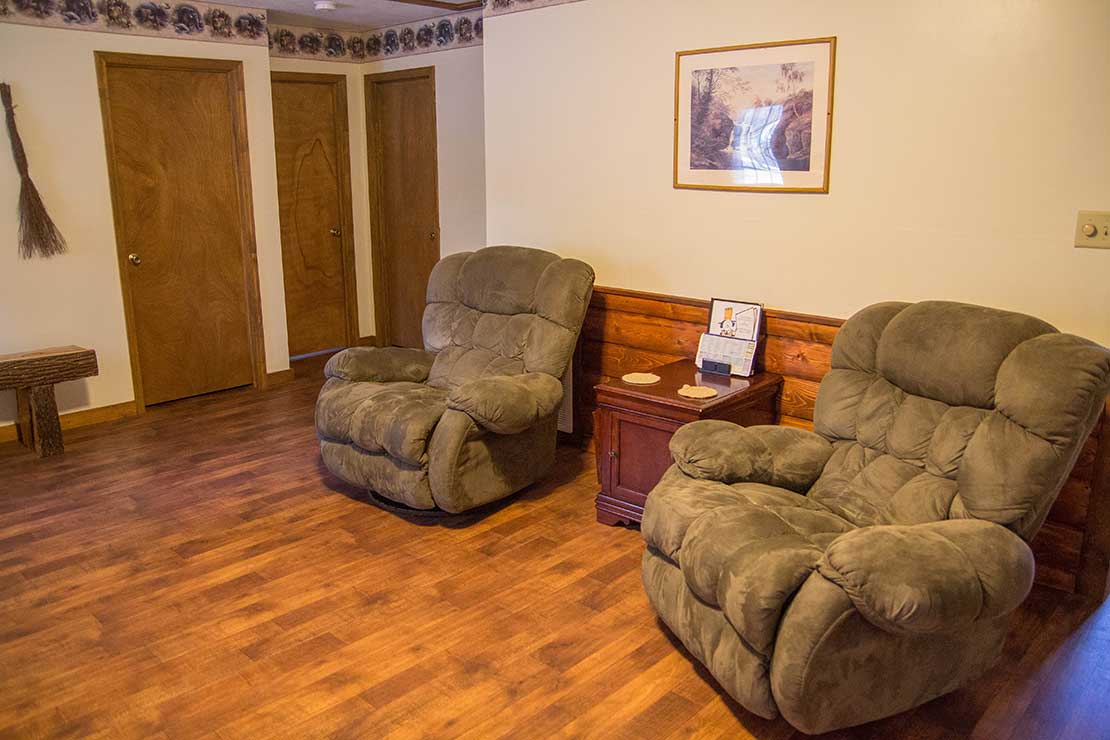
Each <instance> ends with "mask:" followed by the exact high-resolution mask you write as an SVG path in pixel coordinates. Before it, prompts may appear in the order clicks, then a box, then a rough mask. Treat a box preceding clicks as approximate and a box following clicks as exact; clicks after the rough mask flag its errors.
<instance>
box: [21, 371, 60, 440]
mask: <svg viewBox="0 0 1110 740" xmlns="http://www.w3.org/2000/svg"><path fill="white" fill-rule="evenodd" d="M15 401H16V405H17V407H18V409H19V441H20V442H22V443H23V446H24V447H29V448H31V449H33V450H34V451H35V453H36V454H37V455H38V456H39V457H50V456H51V455H60V454H62V453H63V452H65V446H64V445H63V444H62V423H61V420H60V419H59V418H58V404H57V403H56V402H55V401H54V386H52V385H36V386H33V387H31V388H17V389H16V391H15Z"/></svg>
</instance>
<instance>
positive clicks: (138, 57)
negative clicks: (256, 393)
mask: <svg viewBox="0 0 1110 740" xmlns="http://www.w3.org/2000/svg"><path fill="white" fill-rule="evenodd" d="M94 58H95V60H96V77H97V88H98V91H99V94H100V113H101V118H102V120H103V125H104V143H105V148H106V153H107V159H108V173H109V178H108V184H109V191H110V193H111V200H112V220H113V223H114V224H115V232H116V234H117V235H118V234H119V233H120V232H121V231H123V229H124V228H125V225H124V224H122V223H121V222H120V213H121V212H122V210H123V209H122V203H120V200H119V199H120V194H119V190H118V187H117V186H116V181H117V180H118V175H117V173H116V169H115V168H116V165H115V163H116V150H115V137H114V136H113V134H112V121H111V113H110V100H109V95H108V70H109V69H110V68H111V67H135V68H140V69H168V70H187V71H197V70H201V71H209V72H220V73H223V74H225V75H227V77H228V89H229V95H230V101H229V102H230V105H231V118H232V141H233V146H234V148H235V158H234V162H235V180H236V185H237V191H238V197H239V213H240V237H239V238H240V249H241V254H242V260H243V279H244V290H245V293H246V304H247V330H248V333H249V341H250V354H251V376H252V379H253V385H254V387H256V388H264V387H265V386H266V350H265V345H264V337H263V331H262V295H261V289H260V287H259V278H258V248H257V243H256V238H255V231H254V198H253V195H252V189H251V173H250V152H249V149H248V139H247V106H246V87H245V83H244V79H243V63H242V62H241V61H238V60H234V59H199V58H193V57H170V56H155V55H151V54H124V53H119V52H105V51H97V52H94ZM116 253H117V255H116V256H117V262H118V267H119V274H120V288H121V290H122V292H123V306H124V323H125V325H126V328H127V347H128V354H129V356H130V360H131V382H132V384H133V387H134V392H135V407H136V408H137V409H138V413H140V414H141V413H144V412H145V410H146V403H145V401H144V399H143V387H142V368H141V367H140V366H139V353H138V346H137V343H136V338H135V312H134V306H133V304H132V301H131V283H130V273H129V270H128V263H127V255H126V254H124V250H123V249H122V241H121V240H119V239H118V238H117V239H116Z"/></svg>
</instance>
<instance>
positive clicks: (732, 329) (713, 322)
mask: <svg viewBox="0 0 1110 740" xmlns="http://www.w3.org/2000/svg"><path fill="white" fill-rule="evenodd" d="M762 313H763V306H761V305H760V304H758V303H747V302H745V301H727V300H725V299H723V298H713V299H712V300H710V302H709V327H708V328H707V329H706V333H707V334H712V335H713V336H715V337H728V338H730V339H747V340H749V341H755V340H757V339H759V320H760V317H761V314H762Z"/></svg>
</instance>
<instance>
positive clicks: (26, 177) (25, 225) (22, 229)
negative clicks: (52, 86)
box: [0, 82, 66, 259]
mask: <svg viewBox="0 0 1110 740" xmlns="http://www.w3.org/2000/svg"><path fill="white" fill-rule="evenodd" d="M0 101H2V102H3V104H4V113H5V116H6V118H7V120H8V136H9V137H10V138H11V142H12V157H13V158H14V159H15V166H16V169H17V170H19V179H20V188H19V254H20V256H21V257H23V258H24V259H30V258H31V257H34V256H35V255H36V254H37V255H40V256H42V257H52V256H54V255H55V254H62V253H63V252H65V251H66V240H65V237H63V236H62V234H61V232H60V231H58V227H57V226H55V225H54V221H53V220H52V219H51V218H50V214H49V213H47V212H46V206H45V205H44V204H43V202H42V196H41V195H39V191H38V188H36V187H35V183H34V182H32V181H31V175H30V173H29V172H28V169H27V152H26V151H24V149H23V140H22V139H21V138H19V129H17V128H16V127H15V106H13V105H12V88H11V85H9V84H8V83H6V82H0Z"/></svg>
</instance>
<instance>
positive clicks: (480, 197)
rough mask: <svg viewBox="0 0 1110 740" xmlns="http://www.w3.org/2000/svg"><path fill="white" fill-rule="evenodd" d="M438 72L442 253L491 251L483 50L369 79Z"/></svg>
mask: <svg viewBox="0 0 1110 740" xmlns="http://www.w3.org/2000/svg"><path fill="white" fill-rule="evenodd" d="M432 66H434V67H435V68H436V138H437V144H436V145H437V149H438V155H439V227H440V252H441V254H444V255H448V254H454V253H455V252H465V251H469V250H473V249H480V248H482V247H484V246H486V163H485V117H484V103H483V100H484V90H483V85H482V80H483V63H482V47H481V46H470V47H467V48H464V49H452V50H450V51H440V52H435V53H432V54H419V55H416V56H410V57H401V58H400V59H387V60H382V61H378V62H370V63H368V64H364V65H362V71H363V73H364V74H375V73H377V72H392V71H393V70H397V69H411V68H413V67H432Z"/></svg>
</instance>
